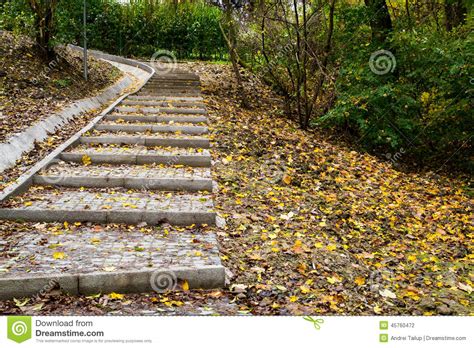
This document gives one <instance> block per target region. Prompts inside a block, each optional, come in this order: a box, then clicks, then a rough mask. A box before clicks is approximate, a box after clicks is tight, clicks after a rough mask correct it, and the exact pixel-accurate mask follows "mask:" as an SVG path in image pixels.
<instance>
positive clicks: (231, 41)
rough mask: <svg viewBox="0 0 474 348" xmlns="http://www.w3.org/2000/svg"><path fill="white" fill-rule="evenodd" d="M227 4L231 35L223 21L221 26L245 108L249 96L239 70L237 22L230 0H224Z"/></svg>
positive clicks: (227, 18)
mask: <svg viewBox="0 0 474 348" xmlns="http://www.w3.org/2000/svg"><path fill="white" fill-rule="evenodd" d="M224 6H225V17H224V18H225V21H226V25H227V26H228V28H229V35H226V33H225V29H224V27H223V26H222V24H221V23H219V27H220V29H221V31H222V35H223V36H224V39H225V41H226V43H227V46H228V49H229V55H230V61H231V63H232V69H233V71H234V75H235V79H236V80H237V88H238V90H239V95H240V100H241V104H242V106H243V107H244V108H249V106H250V105H249V102H248V99H247V96H246V94H245V90H244V85H243V82H242V75H241V74H240V70H239V63H238V62H239V59H238V55H237V52H236V42H237V32H236V29H235V23H234V20H233V18H232V3H231V1H230V0H224Z"/></svg>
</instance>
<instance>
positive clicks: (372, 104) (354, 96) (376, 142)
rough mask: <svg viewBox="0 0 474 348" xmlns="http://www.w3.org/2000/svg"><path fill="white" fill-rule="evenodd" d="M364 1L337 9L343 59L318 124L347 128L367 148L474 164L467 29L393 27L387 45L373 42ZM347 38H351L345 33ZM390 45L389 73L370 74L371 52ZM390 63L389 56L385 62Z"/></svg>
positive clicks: (420, 159) (473, 73)
mask: <svg viewBox="0 0 474 348" xmlns="http://www.w3.org/2000/svg"><path fill="white" fill-rule="evenodd" d="M364 12H365V11H364V8H363V7H352V8H347V9H346V10H345V11H343V12H342V13H341V14H340V17H339V19H340V21H342V23H341V24H343V27H342V28H343V30H340V31H339V32H338V34H337V35H338V36H337V37H336V41H337V42H338V43H339V42H346V43H347V44H342V45H340V46H339V47H338V48H337V50H338V52H337V54H338V56H339V59H338V62H337V63H338V64H339V65H340V69H339V73H338V76H337V80H336V81H337V82H336V91H337V99H336V102H335V105H334V106H333V108H332V109H331V110H330V111H329V112H327V113H326V114H325V115H323V116H322V117H320V118H318V119H317V120H315V123H317V124H319V125H322V126H326V127H337V128H339V129H345V130H348V131H349V132H350V133H352V134H353V135H354V136H355V139H356V141H357V142H358V143H359V144H361V145H364V146H365V147H366V148H368V149H370V150H372V151H376V152H379V153H384V152H386V151H389V152H391V153H397V152H400V151H401V152H403V153H405V154H406V156H407V157H408V156H409V157H411V158H412V159H414V160H416V161H417V162H418V163H422V164H427V163H429V162H430V161H432V160H438V161H440V162H444V161H445V160H447V159H448V158H449V159H450V160H455V161H457V162H458V163H460V164H461V165H463V166H464V167H465V168H466V167H470V168H468V169H469V170H472V169H474V168H472V165H473V162H472V160H471V161H469V160H468V161H466V159H467V158H471V159H472V155H473V148H472V137H473V134H474V118H473V117H472V111H471V109H472V104H471V103H472V91H473V84H474V81H473V80H472V76H474V71H473V66H472V45H473V42H472V36H471V37H470V36H469V35H468V32H469V30H468V29H467V28H461V29H459V30H457V31H455V32H450V33H447V32H446V31H437V30H433V28H431V27H429V26H424V27H421V26H420V27H417V29H416V30H403V29H400V28H398V29H397V30H396V31H395V32H394V33H393V35H392V36H391V39H390V42H388V43H387V45H386V46H387V47H377V46H375V45H373V44H371V43H370V28H368V27H365V26H361V24H360V23H363V22H364V16H365V14H364ZM349 37H350V40H349ZM380 49H385V50H388V51H390V52H391V53H392V54H393V56H394V58H395V61H393V62H389V63H392V64H396V66H395V68H394V70H393V71H392V72H388V73H386V74H380V75H379V74H376V73H374V72H373V71H372V70H371V68H370V64H369V60H370V57H371V55H372V54H373V53H374V52H376V51H378V50H380ZM387 62H388V61H387Z"/></svg>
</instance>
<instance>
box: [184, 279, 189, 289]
mask: <svg viewBox="0 0 474 348" xmlns="http://www.w3.org/2000/svg"><path fill="white" fill-rule="evenodd" d="M183 290H184V291H188V290H189V283H188V281H187V280H185V281H184V282H183Z"/></svg>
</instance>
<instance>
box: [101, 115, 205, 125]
mask: <svg viewBox="0 0 474 348" xmlns="http://www.w3.org/2000/svg"><path fill="white" fill-rule="evenodd" d="M104 119H105V120H107V121H117V120H123V121H126V122H157V123H170V122H173V123H174V122H177V123H208V118H207V117H206V116H194V115H153V114H146V115H139V114H125V115H124V114H118V113H112V114H108V115H106V116H105V117H104Z"/></svg>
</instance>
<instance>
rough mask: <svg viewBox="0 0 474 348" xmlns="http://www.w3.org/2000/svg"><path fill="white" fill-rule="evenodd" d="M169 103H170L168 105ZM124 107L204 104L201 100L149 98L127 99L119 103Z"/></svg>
mask: <svg viewBox="0 0 474 348" xmlns="http://www.w3.org/2000/svg"><path fill="white" fill-rule="evenodd" d="M170 104H171V105H170ZM120 105H121V106H124V107H137V106H149V107H153V106H158V107H163V108H166V107H175V108H201V109H204V108H206V104H204V103H201V102H197V101H196V102H192V101H149V100H127V101H122V103H120Z"/></svg>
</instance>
